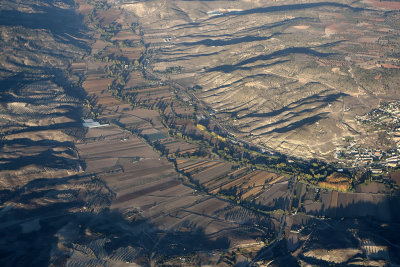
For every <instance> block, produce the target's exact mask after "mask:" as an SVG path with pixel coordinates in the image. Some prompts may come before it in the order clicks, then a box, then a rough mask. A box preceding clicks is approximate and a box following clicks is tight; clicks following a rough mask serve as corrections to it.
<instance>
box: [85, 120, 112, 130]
mask: <svg viewBox="0 0 400 267" xmlns="http://www.w3.org/2000/svg"><path fill="white" fill-rule="evenodd" d="M82 125H83V127H87V128H98V127H104V126H108V125H109V124H100V123H99V122H97V121H94V120H92V119H84V120H83V123H82Z"/></svg>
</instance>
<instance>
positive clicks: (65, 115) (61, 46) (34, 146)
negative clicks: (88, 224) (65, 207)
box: [0, 1, 87, 190]
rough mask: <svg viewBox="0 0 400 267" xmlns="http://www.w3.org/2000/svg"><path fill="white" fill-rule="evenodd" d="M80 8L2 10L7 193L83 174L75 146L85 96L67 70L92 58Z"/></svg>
mask: <svg viewBox="0 0 400 267" xmlns="http://www.w3.org/2000/svg"><path fill="white" fill-rule="evenodd" d="M72 8H73V6H72V5H71V3H70V4H67V3H63V2H54V3H47V2H45V1H2V3H1V4H0V10H1V11H0V28H1V30H0V40H1V46H0V51H1V52H0V86H1V91H0V101H1V104H0V114H1V115H0V129H1V130H0V139H1V143H0V144H1V149H0V170H1V171H0V178H1V182H0V190H10V189H13V188H17V187H19V186H22V185H24V184H26V183H28V182H30V181H32V180H35V179H38V178H57V177H64V176H67V175H72V174H76V173H79V172H80V171H81V170H82V168H81V162H80V160H79V156H78V154H77V151H76V150H75V147H74V143H73V142H74V140H75V138H76V137H79V136H80V135H81V134H83V133H84V130H83V129H82V128H81V127H80V116H81V110H82V108H81V107H82V106H81V99H80V98H81V97H82V93H81V90H79V89H77V87H76V86H75V85H74V83H73V82H72V81H69V79H68V77H67V75H66V73H65V71H66V69H67V67H68V65H69V62H70V60H72V59H74V58H79V57H81V56H82V55H83V54H84V53H85V49H86V45H85V40H86V38H85V35H84V34H83V31H82V30H83V28H82V25H81V23H80V18H79V17H78V16H77V14H76V13H75V12H74V11H73V9H72ZM86 41H87V40H86Z"/></svg>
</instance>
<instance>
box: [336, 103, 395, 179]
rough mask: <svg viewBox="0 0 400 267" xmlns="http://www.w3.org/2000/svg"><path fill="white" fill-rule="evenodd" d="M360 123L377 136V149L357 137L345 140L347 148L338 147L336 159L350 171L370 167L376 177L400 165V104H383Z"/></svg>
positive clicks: (361, 118)
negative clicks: (359, 140) (364, 143)
mask: <svg viewBox="0 0 400 267" xmlns="http://www.w3.org/2000/svg"><path fill="white" fill-rule="evenodd" d="M356 120H357V122H358V123H360V124H362V125H364V126H366V127H368V128H369V129H368V131H369V132H371V133H372V134H375V135H377V137H376V146H375V147H374V148H372V147H365V146H363V145H361V144H360V143H359V142H358V140H356V138H355V137H353V136H346V137H344V138H343V139H344V141H345V143H346V145H345V146H344V147H337V148H336V151H335V159H337V160H338V163H339V164H343V165H345V166H349V167H368V168H369V169H370V170H371V172H372V173H373V174H381V173H383V172H386V171H388V170H390V169H393V168H397V167H398V166H399V165H400V102H399V101H396V102H392V103H382V104H381V105H380V106H379V107H378V108H376V109H373V110H372V111H371V112H368V113H367V114H365V115H363V116H357V117H356Z"/></svg>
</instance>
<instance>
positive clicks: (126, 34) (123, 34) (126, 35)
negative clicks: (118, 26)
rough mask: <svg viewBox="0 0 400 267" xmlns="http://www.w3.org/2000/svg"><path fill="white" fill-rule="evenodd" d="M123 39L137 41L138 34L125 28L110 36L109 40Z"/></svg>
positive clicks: (138, 38)
mask: <svg viewBox="0 0 400 267" xmlns="http://www.w3.org/2000/svg"><path fill="white" fill-rule="evenodd" d="M124 40H129V41H139V40H140V36H139V35H137V34H135V33H133V32H132V31H131V30H126V31H124V30H122V31H120V32H118V33H117V34H116V35H115V36H114V37H112V38H111V41H124Z"/></svg>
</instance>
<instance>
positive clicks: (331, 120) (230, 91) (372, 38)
mask: <svg viewBox="0 0 400 267" xmlns="http://www.w3.org/2000/svg"><path fill="white" fill-rule="evenodd" d="M118 5H119V6H121V7H123V8H125V9H126V10H127V11H129V12H131V13H132V14H134V15H135V16H137V17H139V20H140V22H141V25H142V31H143V34H144V40H145V42H146V43H147V44H148V45H149V52H148V55H147V58H145V59H144V63H145V64H146V66H147V69H148V70H149V71H152V72H153V73H155V74H157V76H159V77H164V79H172V80H174V81H176V82H178V83H179V84H181V85H183V86H185V87H187V88H194V90H195V96H196V97H197V98H198V99H199V100H200V101H202V102H204V103H205V104H206V105H207V106H208V107H209V108H210V110H212V112H211V115H213V114H214V113H215V116H216V118H217V119H218V120H219V121H220V122H222V123H224V124H225V126H226V128H228V129H229V131H230V132H232V133H233V134H234V135H235V136H236V137H240V138H244V139H246V140H248V141H251V142H253V143H256V144H259V145H263V146H264V147H269V148H272V149H274V150H276V151H279V152H283V153H286V154H290V155H295V156H300V157H305V158H312V157H314V158H322V159H325V160H333V156H334V153H333V151H334V150H335V148H336V147H341V146H343V145H344V141H343V137H344V136H354V137H355V138H356V139H357V140H359V141H360V142H364V143H368V142H369V143H368V144H367V145H371V144H372V143H371V142H373V141H366V140H367V139H366V137H367V136H368V135H371V134H370V133H367V132H366V130H365V129H364V128H363V127H362V126H360V125H359V124H358V123H357V122H356V120H355V117H356V116H357V115H362V114H365V113H366V112H367V111H369V110H371V109H372V108H375V107H377V106H378V105H379V103H380V102H382V101H389V102H390V101H394V100H396V99H398V98H399V94H398V86H399V84H400V80H399V77H400V72H399V68H398V66H399V65H400V63H399V57H398V55H399V50H400V47H399V42H398V38H397V37H396V36H397V35H398V33H399V29H400V25H399V21H400V19H399V13H398V12H397V11H396V10H398V9H399V8H400V6H399V4H398V2H386V1H385V2H382V3H381V2H377V1H362V2H351V1H335V2H318V1H301V2H300V1H285V2H284V3H283V2H276V1H244V0H243V1H146V2H135V3H131V2H130V3H125V4H123V3H122V4H118ZM372 136H373V134H372ZM368 140H369V139H368Z"/></svg>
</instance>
